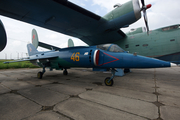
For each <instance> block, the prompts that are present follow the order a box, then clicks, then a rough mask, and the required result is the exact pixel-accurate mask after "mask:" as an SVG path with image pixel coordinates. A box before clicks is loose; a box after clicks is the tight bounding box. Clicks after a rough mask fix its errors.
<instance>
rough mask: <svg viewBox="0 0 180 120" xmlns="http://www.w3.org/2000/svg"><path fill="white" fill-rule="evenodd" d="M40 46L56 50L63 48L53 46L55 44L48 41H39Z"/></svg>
mask: <svg viewBox="0 0 180 120" xmlns="http://www.w3.org/2000/svg"><path fill="white" fill-rule="evenodd" d="M38 46H40V47H43V48H46V49H49V50H55V51H56V50H59V49H61V48H59V47H56V46H53V45H49V44H46V43H43V42H39V45H38Z"/></svg>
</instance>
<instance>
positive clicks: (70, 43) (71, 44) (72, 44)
mask: <svg viewBox="0 0 180 120" xmlns="http://www.w3.org/2000/svg"><path fill="white" fill-rule="evenodd" d="M68 47H74V42H73V41H72V39H69V40H68Z"/></svg>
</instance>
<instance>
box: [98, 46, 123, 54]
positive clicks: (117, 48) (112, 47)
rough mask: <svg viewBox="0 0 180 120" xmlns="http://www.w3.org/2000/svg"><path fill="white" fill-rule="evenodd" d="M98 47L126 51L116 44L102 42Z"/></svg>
mask: <svg viewBox="0 0 180 120" xmlns="http://www.w3.org/2000/svg"><path fill="white" fill-rule="evenodd" d="M97 48H99V49H101V50H105V51H110V52H125V51H124V50H123V49H122V48H120V47H119V46H118V45H115V44H102V45H97Z"/></svg>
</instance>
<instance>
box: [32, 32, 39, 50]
mask: <svg viewBox="0 0 180 120" xmlns="http://www.w3.org/2000/svg"><path fill="white" fill-rule="evenodd" d="M32 44H33V45H34V47H35V48H36V49H37V47H38V45H39V39H38V35H37V32H36V30H35V29H33V30H32Z"/></svg>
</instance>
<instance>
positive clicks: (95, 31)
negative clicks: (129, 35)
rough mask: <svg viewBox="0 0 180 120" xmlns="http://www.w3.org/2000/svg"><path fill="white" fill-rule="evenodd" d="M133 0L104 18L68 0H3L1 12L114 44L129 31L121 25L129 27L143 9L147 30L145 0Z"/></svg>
mask: <svg viewBox="0 0 180 120" xmlns="http://www.w3.org/2000/svg"><path fill="white" fill-rule="evenodd" d="M141 3H142V6H141V7H140V5H139V0H131V1H129V2H126V3H125V4H122V5H120V4H116V5H114V10H112V11H111V12H109V13H107V14H106V15H105V16H103V17H101V16H99V15H97V14H94V13H92V12H90V11H88V10H86V9H84V8H82V7H79V6H77V5H76V4H74V3H72V2H69V1H68V0H43V1H41V0H13V1H11V0H3V1H0V15H3V16H7V17H10V18H14V19H17V20H20V21H23V22H27V23H30V24H33V25H37V26H40V27H43V28H47V29H50V30H53V31H56V32H60V33H63V34H66V35H70V36H73V37H77V38H79V39H81V40H82V41H84V42H85V43H87V44H88V45H89V46H92V45H99V44H105V43H113V42H117V41H119V40H122V39H123V38H125V37H126V34H125V33H124V32H122V31H121V30H120V28H124V27H128V26H129V25H130V24H132V23H134V22H136V21H137V20H139V19H140V18H141V11H142V12H143V14H144V15H143V16H144V20H145V23H146V27H147V30H149V27H148V24H147V15H146V10H147V9H148V8H150V7H151V4H149V5H145V3H144V0H141Z"/></svg>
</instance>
